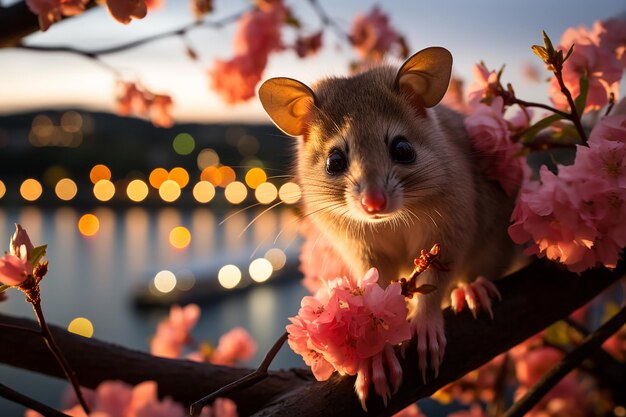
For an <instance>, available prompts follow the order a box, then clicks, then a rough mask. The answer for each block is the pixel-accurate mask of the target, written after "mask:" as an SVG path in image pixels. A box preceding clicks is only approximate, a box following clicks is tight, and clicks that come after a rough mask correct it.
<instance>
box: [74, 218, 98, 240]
mask: <svg viewBox="0 0 626 417" xmlns="http://www.w3.org/2000/svg"><path fill="white" fill-rule="evenodd" d="M98 230H100V220H98V218H97V217H96V216H95V215H93V214H85V215H83V216H81V218H80V219H78V231H79V232H80V234H81V235H83V236H87V237H89V236H93V235H95V234H96V233H98Z"/></svg>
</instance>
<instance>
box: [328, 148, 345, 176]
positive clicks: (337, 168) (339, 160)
mask: <svg viewBox="0 0 626 417" xmlns="http://www.w3.org/2000/svg"><path fill="white" fill-rule="evenodd" d="M346 168H348V160H347V159H346V156H345V155H344V154H343V152H341V151H340V150H339V149H333V150H331V151H330V154H328V159H326V172H328V174H329V175H339V174H341V173H342V172H344V171H345V170H346Z"/></svg>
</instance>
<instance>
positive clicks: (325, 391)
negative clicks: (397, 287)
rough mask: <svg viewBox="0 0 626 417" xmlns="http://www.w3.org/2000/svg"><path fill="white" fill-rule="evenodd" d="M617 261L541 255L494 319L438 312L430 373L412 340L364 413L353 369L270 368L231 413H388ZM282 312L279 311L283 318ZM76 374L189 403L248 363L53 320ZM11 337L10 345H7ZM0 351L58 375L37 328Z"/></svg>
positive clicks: (482, 358) (575, 302)
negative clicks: (436, 369) (396, 382)
mask: <svg viewBox="0 0 626 417" xmlns="http://www.w3.org/2000/svg"><path fill="white" fill-rule="evenodd" d="M625 271H626V268H625V267H624V263H623V262H622V263H620V265H619V266H618V268H617V269H616V270H614V271H608V270H593V271H588V272H586V273H583V274H582V275H581V276H578V275H576V274H573V273H570V272H568V271H566V270H564V269H563V268H561V267H559V266H557V265H555V264H552V263H550V262H546V261H543V260H539V261H535V262H533V263H532V264H531V265H529V266H528V267H526V268H524V269H522V270H521V271H518V272H517V273H515V274H513V275H511V276H509V277H507V278H505V279H502V280H500V281H499V282H498V283H497V285H498V289H499V290H500V292H501V293H502V297H503V301H502V302H500V303H496V305H495V306H494V309H493V310H494V315H495V319H494V320H491V319H489V318H488V317H487V315H485V314H482V315H480V316H479V318H478V319H477V320H474V319H473V318H472V316H471V314H470V313H469V312H468V311H464V312H463V313H461V314H459V315H456V316H455V315H454V314H452V312H451V311H450V310H447V311H446V312H445V318H446V335H447V337H448V347H447V349H446V357H445V359H444V361H443V365H442V367H441V369H440V375H439V378H438V379H436V380H433V379H432V378H433V376H432V374H431V375H429V380H428V383H427V384H426V385H424V384H422V383H421V382H420V381H421V378H420V376H419V375H418V365H417V353H416V349H415V348H409V349H408V350H407V357H406V360H403V361H402V365H403V368H404V371H405V372H404V381H403V384H402V387H401V388H400V390H399V391H398V393H396V394H395V395H394V396H393V397H392V399H391V401H390V403H389V406H388V407H387V408H385V407H384V405H383V403H382V401H381V400H380V399H379V398H377V397H376V395H375V394H373V393H372V394H371V395H370V398H371V399H370V400H369V401H368V403H367V405H368V409H369V413H368V414H365V413H364V412H363V410H362V409H361V406H360V404H359V401H358V399H357V397H356V395H355V394H354V388H353V385H354V378H343V377H339V376H334V377H332V378H331V379H330V380H328V381H326V382H320V383H314V382H312V377H311V374H310V372H308V371H305V370H297V369H294V370H291V371H281V372H270V375H269V377H268V378H267V379H265V380H264V381H263V382H261V383H259V384H257V385H254V386H252V387H249V388H246V389H244V390H242V391H239V392H233V393H231V394H230V395H229V396H230V397H231V398H233V399H234V400H235V401H236V402H237V405H238V407H239V409H240V411H241V413H240V415H242V416H244V415H250V414H254V413H256V415H258V416H293V415H299V416H346V415H349V416H359V415H368V416H375V415H381V416H386V415H392V414H394V413H395V412H397V411H399V410H401V409H402V408H404V407H405V406H406V405H408V404H411V403H412V402H414V401H416V400H418V399H419V398H423V397H426V396H429V395H431V394H432V393H433V392H435V391H436V390H437V389H439V388H441V387H442V386H444V385H446V384H448V383H449V382H452V381H455V380H456V379H458V378H460V377H461V376H463V375H464V374H466V373H467V372H469V371H470V370H472V369H475V368H477V367H479V366H481V365H482V364H484V363H486V362H487V361H489V360H490V359H491V358H493V357H495V356H496V355H498V354H500V353H502V352H504V351H507V350H508V349H510V348H511V347H513V346H515V345H517V344H519V343H520V342H522V341H523V340H525V339H526V338H528V337H530V336H532V335H533V334H535V333H537V332H538V331H540V330H541V329H543V328H545V327H546V326H548V325H550V324H551V323H553V322H555V321H557V320H559V319H560V318H563V317H565V316H567V315H568V314H569V313H571V312H572V311H574V310H575V309H577V308H578V307H580V306H582V305H583V304H585V303H586V302H587V301H589V300H591V299H592V298H593V297H594V296H595V295H596V294H598V293H600V292H601V291H602V290H604V289H605V288H607V287H608V286H609V285H610V284H611V283H613V282H615V281H616V280H617V279H618V278H619V277H621V276H622V275H623V274H624V273H625ZM285 321H286V319H285ZM0 322H3V323H8V324H13V325H22V326H24V325H26V324H27V322H28V321H27V320H23V319H15V318H10V317H7V316H1V315H0ZM53 333H54V334H55V338H56V339H57V341H58V342H59V344H60V345H61V348H62V349H63V350H64V352H65V353H66V355H67V356H68V358H70V362H71V365H72V367H73V369H74V370H75V371H76V373H77V374H78V376H79V379H80V380H81V383H82V384H83V385H85V386H88V387H93V386H95V385H97V384H98V383H99V382H100V381H102V380H105V379H121V380H124V381H126V382H129V383H132V384H135V383H138V382H140V381H143V380H147V379H153V380H156V381H158V383H159V389H160V392H161V393H163V394H168V395H172V396H173V397H174V398H175V399H177V400H178V401H181V402H183V403H184V404H186V405H189V404H190V403H192V402H193V401H195V400H197V399H199V398H201V397H202V396H204V395H206V394H208V393H210V392H212V391H215V390H217V389H219V388H220V387H221V386H224V385H226V384H228V383H229V382H232V381H233V380H235V379H238V378H241V377H242V376H244V375H245V374H246V373H249V372H250V370H246V369H232V368H225V367H219V366H212V365H207V364H199V363H193V362H188V361H176V360H170V359H162V358H154V357H151V356H150V355H147V354H145V353H140V352H136V351H132V350H129V349H126V348H122V347H119V346H115V345H111V344H108V343H105V342H100V341H97V340H92V339H85V338H82V337H80V336H76V335H72V334H68V333H67V332H65V331H64V330H61V329H53ZM17 340H19V343H20V349H15V343H16V341H17ZM0 360H1V361H3V362H4V363H7V364H9V365H13V366H17V367H20V368H25V369H30V370H34V371H38V372H42V373H46V374H49V375H55V376H60V375H61V371H60V369H58V367H57V366H56V364H55V363H53V362H52V361H50V358H49V354H48V352H47V351H46V350H45V349H44V347H43V344H42V343H41V340H40V338H39V337H37V336H35V335H31V334H28V333H25V332H20V330H18V329H3V330H2V331H1V332H0Z"/></svg>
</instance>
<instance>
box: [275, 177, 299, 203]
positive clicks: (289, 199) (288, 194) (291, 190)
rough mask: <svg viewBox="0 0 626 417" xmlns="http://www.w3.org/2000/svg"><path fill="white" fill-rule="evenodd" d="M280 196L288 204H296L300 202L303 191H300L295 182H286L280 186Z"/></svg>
mask: <svg viewBox="0 0 626 417" xmlns="http://www.w3.org/2000/svg"><path fill="white" fill-rule="evenodd" d="M278 196H279V197H280V199H281V200H282V201H283V202H285V203H287V204H295V203H297V202H298V201H300V198H301V197H302V191H301V190H300V186H299V185H298V184H296V183H295V182H286V183H284V184H283V185H281V186H280V189H279V190H278Z"/></svg>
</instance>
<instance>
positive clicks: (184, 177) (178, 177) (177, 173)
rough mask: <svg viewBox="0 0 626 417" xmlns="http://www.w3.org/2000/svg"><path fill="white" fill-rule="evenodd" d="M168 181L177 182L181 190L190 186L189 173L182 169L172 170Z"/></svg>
mask: <svg viewBox="0 0 626 417" xmlns="http://www.w3.org/2000/svg"><path fill="white" fill-rule="evenodd" d="M168 179H170V180H173V181H176V182H177V183H178V185H179V186H180V188H185V186H186V185H187V184H189V173H187V170H186V169H185V168H182V167H176V168H172V170H171V171H170V172H169V174H168Z"/></svg>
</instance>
